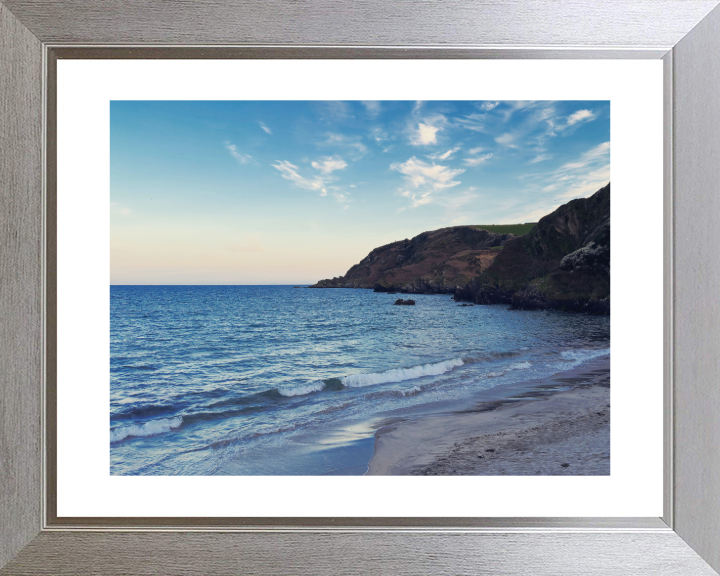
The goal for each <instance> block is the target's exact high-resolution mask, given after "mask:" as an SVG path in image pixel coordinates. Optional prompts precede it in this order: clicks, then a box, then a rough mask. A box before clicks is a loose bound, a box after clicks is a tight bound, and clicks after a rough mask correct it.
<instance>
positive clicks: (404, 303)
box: [395, 298, 415, 306]
mask: <svg viewBox="0 0 720 576" xmlns="http://www.w3.org/2000/svg"><path fill="white" fill-rule="evenodd" d="M395 306H415V300H403V299H402V298H399V299H398V300H395Z"/></svg>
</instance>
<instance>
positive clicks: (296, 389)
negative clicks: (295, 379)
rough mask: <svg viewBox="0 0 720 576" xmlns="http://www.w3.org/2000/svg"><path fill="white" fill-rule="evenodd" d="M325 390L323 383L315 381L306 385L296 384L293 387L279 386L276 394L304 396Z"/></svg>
mask: <svg viewBox="0 0 720 576" xmlns="http://www.w3.org/2000/svg"><path fill="white" fill-rule="evenodd" d="M323 388H325V382H323V381H322V380H316V381H315V382H309V383H306V384H297V385H294V386H280V388H278V392H279V393H280V395H281V396H287V397H290V396H304V395H305V394H312V393H313V392H320V390H322V389H323Z"/></svg>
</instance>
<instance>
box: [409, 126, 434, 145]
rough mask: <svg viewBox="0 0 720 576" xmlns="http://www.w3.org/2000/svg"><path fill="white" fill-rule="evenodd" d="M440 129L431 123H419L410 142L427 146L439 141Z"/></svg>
mask: <svg viewBox="0 0 720 576" xmlns="http://www.w3.org/2000/svg"><path fill="white" fill-rule="evenodd" d="M439 130H440V127H438V126H432V125H430V124H423V123H422V122H420V123H419V124H418V127H417V130H416V131H415V132H414V133H413V134H411V135H410V143H411V144H413V145H414V146H425V145H428V144H435V143H437V133H438V131H439Z"/></svg>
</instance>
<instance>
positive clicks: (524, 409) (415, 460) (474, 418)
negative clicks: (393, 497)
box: [367, 356, 610, 476]
mask: <svg viewBox="0 0 720 576" xmlns="http://www.w3.org/2000/svg"><path fill="white" fill-rule="evenodd" d="M568 388H569V389H568ZM525 390H526V391H525V392H522V393H519V394H516V395H514V396H510V397H509V398H508V399H505V400H500V401H493V402H478V403H476V404H475V405H473V406H469V407H468V408H467V409H465V410H460V411H456V412H452V413H445V414H435V415H427V416H419V417H415V418H412V419H408V420H404V421H399V422H396V423H392V424H389V425H387V426H383V427H382V428H380V429H379V430H378V431H377V432H376V434H375V453H374V455H373V458H372V460H371V461H370V466H369V469H368V472H367V474H368V475H386V476H396V475H478V476H497V475H509V476H526V475H546V476H555V475H558V476H568V475H573V476H589V475H593V476H597V475H607V474H610V424H609V422H610V356H604V357H601V358H597V359H595V360H592V361H590V362H587V363H585V364H583V365H582V366H580V367H578V368H576V369H574V370H570V371H567V372H562V373H559V374H556V375H554V376H552V377H550V378H547V379H544V380H538V381H535V382H529V383H528V387H527V388H526V389H525Z"/></svg>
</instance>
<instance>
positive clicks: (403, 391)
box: [402, 386, 422, 396]
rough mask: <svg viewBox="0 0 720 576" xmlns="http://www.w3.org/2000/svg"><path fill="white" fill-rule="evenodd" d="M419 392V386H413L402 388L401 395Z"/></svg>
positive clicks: (412, 394)
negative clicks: (406, 388)
mask: <svg viewBox="0 0 720 576" xmlns="http://www.w3.org/2000/svg"><path fill="white" fill-rule="evenodd" d="M420 392H422V389H421V388H420V386H413V387H412V388H410V389H409V390H402V395H403V396H414V395H415V394H419V393H420Z"/></svg>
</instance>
